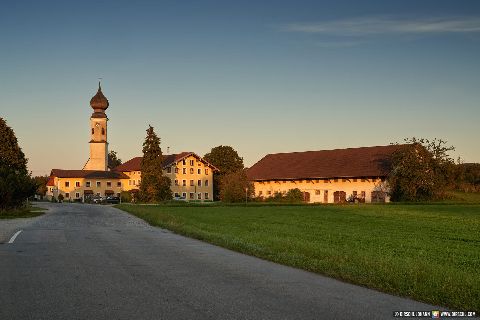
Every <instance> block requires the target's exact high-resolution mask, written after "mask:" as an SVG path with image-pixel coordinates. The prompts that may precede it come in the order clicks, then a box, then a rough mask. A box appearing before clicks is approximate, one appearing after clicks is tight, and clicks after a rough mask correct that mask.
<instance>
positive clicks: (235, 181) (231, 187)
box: [220, 169, 255, 202]
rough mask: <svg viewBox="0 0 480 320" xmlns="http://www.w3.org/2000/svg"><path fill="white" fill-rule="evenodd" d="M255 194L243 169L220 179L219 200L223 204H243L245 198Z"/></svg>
mask: <svg viewBox="0 0 480 320" xmlns="http://www.w3.org/2000/svg"><path fill="white" fill-rule="evenodd" d="M254 194H255V190H254V187H253V184H252V183H251V182H249V181H248V179H247V173H246V172H245V170H244V169H242V170H237V171H236V172H231V173H228V174H226V175H224V176H223V177H222V180H221V186H220V198H221V200H222V201H224V202H244V201H245V200H246V199H245V198H246V197H247V198H248V199H250V198H252V196H253V195H254Z"/></svg>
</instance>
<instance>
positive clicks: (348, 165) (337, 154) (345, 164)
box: [247, 145, 399, 181]
mask: <svg viewBox="0 0 480 320" xmlns="http://www.w3.org/2000/svg"><path fill="white" fill-rule="evenodd" d="M398 147H399V146H398V145H389V146H376V147H363V148H348V149H335V150H321V151H305V152H291V153H276V154H268V155H266V156H265V157H264V158H263V159H261V160H260V161H258V162H257V163H256V164H254V165H253V166H252V167H251V168H249V169H248V170H247V176H248V178H249V179H250V180H260V181H261V180H282V179H285V180H288V179H315V178H316V179H321V178H349V177H384V176H387V175H388V173H389V170H390V169H389V168H390V156H391V155H392V153H393V152H394V151H395V150H397V149H398Z"/></svg>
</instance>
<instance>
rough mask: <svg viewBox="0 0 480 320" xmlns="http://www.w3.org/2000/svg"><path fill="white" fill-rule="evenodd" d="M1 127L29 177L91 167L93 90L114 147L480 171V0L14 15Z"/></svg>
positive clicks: (2, 14) (2, 13) (7, 29)
mask: <svg viewBox="0 0 480 320" xmlns="http://www.w3.org/2000/svg"><path fill="white" fill-rule="evenodd" d="M0 41H1V43H2V50H0V88H1V89H0V91H1V95H0V116H1V117H4V118H5V119H6V120H7V122H8V124H9V125H10V126H12V127H13V128H14V130H15V132H16V134H17V137H18V138H19V141H20V143H21V146H22V148H23V150H24V152H25V153H26V155H27V157H28V158H29V168H30V170H32V171H33V174H43V173H48V172H49V170H50V169H51V168H64V169H77V168H81V167H82V166H83V165H84V163H85V162H86V160H87V159H88V140H89V117H90V114H91V112H92V110H91V108H90V106H89V100H90V98H91V97H92V96H93V95H94V94H95V92H96V87H97V78H98V77H102V78H103V80H102V87H103V89H104V90H103V91H104V93H105V95H106V96H107V97H108V99H109V101H110V108H109V109H108V110H107V114H108V116H109V119H110V121H109V142H110V148H111V149H114V150H116V151H117V152H118V153H119V156H120V157H121V158H122V159H123V160H128V159H130V158H131V157H134V156H138V155H140V154H141V145H142V142H143V139H144V136H145V130H146V128H147V126H148V124H151V125H152V126H154V127H155V130H156V132H157V133H158V135H159V136H160V137H161V139H162V148H163V150H164V152H166V148H167V146H168V147H170V151H171V152H181V151H194V152H197V153H199V154H200V155H203V154H205V153H206V152H208V151H209V150H210V148H212V147H214V146H217V145H221V144H223V145H232V146H233V147H234V148H235V149H237V150H238V151H239V153H240V155H241V156H243V157H244V159H245V163H246V165H252V164H253V163H255V162H256V161H258V160H259V159H260V158H262V157H263V156H264V155H265V154H267V153H276V152H290V151H304V150H321V149H332V148H344V147H358V146H372V145H385V144H388V143H390V142H395V141H402V140H403V138H405V137H411V136H417V137H427V138H434V137H439V138H443V139H446V140H448V142H449V143H450V144H452V145H454V146H455V147H456V148H457V150H456V152H455V153H454V154H453V155H454V156H461V157H462V158H463V159H464V160H465V161H468V162H474V161H475V162H480V149H479V147H478V137H480V134H479V129H478V127H479V126H478V122H479V120H480V106H479V102H480V81H479V80H480V79H479V77H480V59H479V57H480V2H478V1H439V0H435V1H328V2H327V1H15V2H14V1H10V2H8V3H2V6H1V10H0Z"/></svg>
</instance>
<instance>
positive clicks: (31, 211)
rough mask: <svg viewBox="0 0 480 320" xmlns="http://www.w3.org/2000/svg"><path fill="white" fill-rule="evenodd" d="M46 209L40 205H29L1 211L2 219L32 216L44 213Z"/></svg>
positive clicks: (0, 216)
mask: <svg viewBox="0 0 480 320" xmlns="http://www.w3.org/2000/svg"><path fill="white" fill-rule="evenodd" d="M44 211H45V209H43V208H38V207H30V206H29V207H27V208H24V209H18V210H10V211H0V219H16V218H31V217H36V216H39V215H42V214H43V213H44Z"/></svg>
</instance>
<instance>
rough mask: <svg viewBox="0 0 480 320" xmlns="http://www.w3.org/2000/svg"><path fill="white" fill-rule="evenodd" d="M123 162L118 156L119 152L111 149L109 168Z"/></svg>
mask: <svg viewBox="0 0 480 320" xmlns="http://www.w3.org/2000/svg"><path fill="white" fill-rule="evenodd" d="M121 164H122V159H120V158H118V156H117V152H116V151H113V150H110V152H109V153H108V168H109V169H110V170H111V169H113V168H115V167H118V166H119V165H121Z"/></svg>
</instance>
